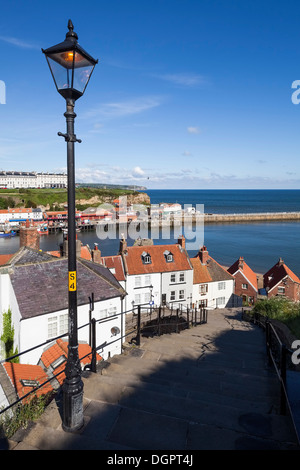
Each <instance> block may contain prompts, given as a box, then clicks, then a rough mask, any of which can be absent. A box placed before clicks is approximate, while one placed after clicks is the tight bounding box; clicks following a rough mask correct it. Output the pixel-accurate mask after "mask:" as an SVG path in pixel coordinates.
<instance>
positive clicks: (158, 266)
mask: <svg viewBox="0 0 300 470" xmlns="http://www.w3.org/2000/svg"><path fill="white" fill-rule="evenodd" d="M120 254H121V256H122V260H123V265H124V271H125V274H126V287H125V290H126V292H127V296H126V310H130V308H132V306H133V305H141V304H146V305H149V304H150V302H151V304H152V302H153V303H154V305H156V306H157V305H168V306H172V305H173V307H175V308H178V307H179V305H186V306H190V304H191V299H192V290H193V268H192V265H191V263H190V259H189V256H188V254H187V251H186V249H185V239H184V237H181V238H179V239H178V243H176V244H174V245H153V244H145V242H144V243H142V245H134V246H130V247H128V246H127V242H126V241H125V240H124V239H123V240H121V242H120Z"/></svg>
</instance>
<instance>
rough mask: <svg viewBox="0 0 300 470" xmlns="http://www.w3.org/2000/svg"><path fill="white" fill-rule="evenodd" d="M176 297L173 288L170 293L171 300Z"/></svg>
mask: <svg viewBox="0 0 300 470" xmlns="http://www.w3.org/2000/svg"><path fill="white" fill-rule="evenodd" d="M175 298H176V294H175V291H174V290H172V291H171V293H170V301H172V300H175Z"/></svg>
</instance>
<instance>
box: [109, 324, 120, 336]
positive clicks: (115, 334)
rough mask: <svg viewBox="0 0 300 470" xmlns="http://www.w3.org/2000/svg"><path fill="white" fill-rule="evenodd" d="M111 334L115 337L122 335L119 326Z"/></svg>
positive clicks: (114, 327) (113, 328)
mask: <svg viewBox="0 0 300 470" xmlns="http://www.w3.org/2000/svg"><path fill="white" fill-rule="evenodd" d="M110 332H111V334H112V335H113V336H117V335H118V334H119V333H120V328H118V327H117V326H113V327H112V329H111V330H110Z"/></svg>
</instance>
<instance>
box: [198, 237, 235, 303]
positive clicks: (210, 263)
mask: <svg viewBox="0 0 300 470" xmlns="http://www.w3.org/2000/svg"><path fill="white" fill-rule="evenodd" d="M191 263H192V265H193V268H194V276H193V304H194V306H195V307H197V308H199V307H205V308H208V309H214V308H225V307H228V308H230V307H234V306H236V305H235V295H234V283H235V280H234V277H233V276H232V275H231V274H229V273H228V272H227V271H226V269H224V268H223V267H222V266H221V265H220V264H219V263H217V262H216V261H215V260H214V259H213V258H212V257H211V256H210V255H209V254H208V251H207V249H206V247H205V246H203V247H202V248H201V249H200V251H199V252H198V254H197V255H196V256H195V257H194V258H191Z"/></svg>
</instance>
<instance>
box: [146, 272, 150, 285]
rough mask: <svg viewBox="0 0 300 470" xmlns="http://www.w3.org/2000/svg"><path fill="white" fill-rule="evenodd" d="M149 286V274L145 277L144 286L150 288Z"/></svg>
mask: <svg viewBox="0 0 300 470" xmlns="http://www.w3.org/2000/svg"><path fill="white" fill-rule="evenodd" d="M150 285H151V276H150V274H146V275H145V286H150Z"/></svg>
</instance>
